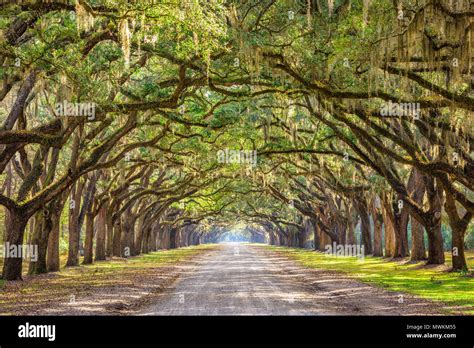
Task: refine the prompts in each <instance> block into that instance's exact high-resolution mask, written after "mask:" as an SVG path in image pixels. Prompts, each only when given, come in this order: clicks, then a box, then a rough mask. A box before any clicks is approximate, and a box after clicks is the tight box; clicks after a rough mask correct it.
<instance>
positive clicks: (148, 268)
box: [0, 244, 216, 315]
mask: <svg viewBox="0 0 474 348" xmlns="http://www.w3.org/2000/svg"><path fill="white" fill-rule="evenodd" d="M214 248H216V245H215V244H204V245H198V246H190V247H184V248H179V249H171V250H160V251H157V252H153V253H150V254H144V255H140V256H135V257H131V258H128V259H124V258H113V259H111V260H107V261H99V262H95V263H93V264H92V265H80V266H77V267H67V268H61V270H60V271H59V272H54V273H48V274H44V275H33V276H25V277H24V279H25V280H24V281H22V282H7V281H5V282H3V283H2V282H0V314H2V315H3V314H18V313H19V314H25V313H27V314H29V313H34V310H36V309H38V308H41V307H45V306H48V305H50V304H52V305H55V304H57V303H58V302H61V301H63V302H64V301H67V300H68V298H69V296H70V294H76V295H78V296H80V295H84V296H87V294H88V293H89V292H91V291H95V290H101V289H107V288H108V287H120V286H128V285H130V284H133V283H136V282H138V283H140V282H141V280H142V279H144V278H147V277H149V276H150V275H160V274H167V273H168V269H167V268H166V267H170V266H173V265H175V264H177V263H179V262H180V261H185V260H188V259H191V258H192V257H193V256H196V255H198V254H201V253H204V252H206V251H208V250H211V249H214ZM60 260H61V265H64V264H65V262H66V256H65V255H62V256H61V258H60ZM81 261H82V260H81ZM24 266H25V264H24ZM26 266H27V265H26Z"/></svg>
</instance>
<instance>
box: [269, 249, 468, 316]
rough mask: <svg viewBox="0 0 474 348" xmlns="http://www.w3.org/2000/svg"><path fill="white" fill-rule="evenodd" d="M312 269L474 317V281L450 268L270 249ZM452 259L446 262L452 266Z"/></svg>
mask: <svg viewBox="0 0 474 348" xmlns="http://www.w3.org/2000/svg"><path fill="white" fill-rule="evenodd" d="M268 248H270V249H271V250H274V251H277V252H279V253H284V254H285V255H287V256H289V257H290V258H292V259H294V260H296V261H297V262H299V263H300V264H301V265H303V266H306V267H310V268H319V269H328V270H333V271H338V272H343V273H346V274H348V275H350V276H351V277H354V278H357V279H359V280H361V281H363V282H365V283H369V284H372V285H375V286H379V287H383V288H386V289H388V290H393V291H402V292H407V293H410V294H413V295H418V296H420V297H423V298H427V299H431V300H435V301H442V302H444V303H446V304H447V305H448V306H449V310H450V312H451V313H456V314H470V315H473V314H474V277H473V275H472V273H471V274H461V273H458V272H448V271H447V270H446V268H447V267H445V266H440V267H425V266H424V263H423V262H418V263H407V262H406V261H401V262H394V261H389V260H387V259H383V258H380V257H366V258H365V259H363V260H359V259H358V258H357V257H341V256H340V257H335V256H330V255H326V254H324V253H321V252H315V251H312V250H307V249H296V248H286V247H276V246H268ZM450 258H451V257H450V255H448V254H447V255H446V262H447V264H450V262H451V260H450ZM467 258H468V262H469V267H470V269H472V268H474V252H473V251H470V252H468V253H467Z"/></svg>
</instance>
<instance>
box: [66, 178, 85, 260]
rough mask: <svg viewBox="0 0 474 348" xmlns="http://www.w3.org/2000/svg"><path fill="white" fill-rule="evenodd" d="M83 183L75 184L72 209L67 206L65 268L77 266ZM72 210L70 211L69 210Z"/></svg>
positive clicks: (72, 192)
mask: <svg viewBox="0 0 474 348" xmlns="http://www.w3.org/2000/svg"><path fill="white" fill-rule="evenodd" d="M83 188H84V182H83V181H82V182H76V183H75V185H74V188H73V189H72V191H71V197H72V199H73V200H74V207H73V208H72V207H71V206H69V250H68V258H67V262H66V267H73V266H78V265H79V241H80V238H81V232H80V230H79V212H80V205H81V204H80V203H81V196H82V190H83ZM71 208H72V209H71Z"/></svg>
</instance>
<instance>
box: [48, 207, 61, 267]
mask: <svg viewBox="0 0 474 348" xmlns="http://www.w3.org/2000/svg"><path fill="white" fill-rule="evenodd" d="M60 219H61V214H54V215H53V228H52V229H51V233H50V234H49V238H48V256H47V258H46V268H47V269H48V272H58V271H59V268H60V264H59V229H60Z"/></svg>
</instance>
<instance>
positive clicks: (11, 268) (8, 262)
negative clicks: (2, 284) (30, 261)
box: [2, 211, 28, 280]
mask: <svg viewBox="0 0 474 348" xmlns="http://www.w3.org/2000/svg"><path fill="white" fill-rule="evenodd" d="M9 220H10V221H9V222H10V225H9V226H7V229H6V232H7V235H6V238H5V243H6V244H7V245H8V246H15V247H17V248H18V247H21V246H22V245H23V236H24V234H25V228H26V224H27V223H28V216H27V215H26V214H25V213H24V212H22V211H10V219H9ZM21 271H22V258H21V257H6V258H5V259H4V262H3V271H2V278H3V279H5V280H21V279H22V277H21Z"/></svg>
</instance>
